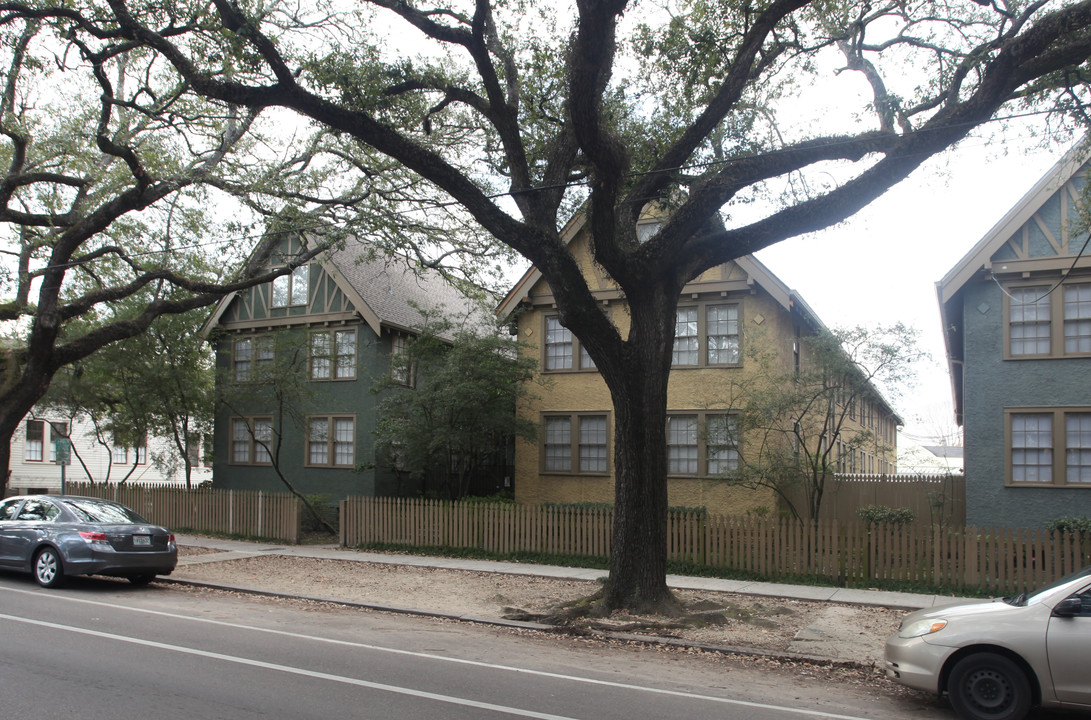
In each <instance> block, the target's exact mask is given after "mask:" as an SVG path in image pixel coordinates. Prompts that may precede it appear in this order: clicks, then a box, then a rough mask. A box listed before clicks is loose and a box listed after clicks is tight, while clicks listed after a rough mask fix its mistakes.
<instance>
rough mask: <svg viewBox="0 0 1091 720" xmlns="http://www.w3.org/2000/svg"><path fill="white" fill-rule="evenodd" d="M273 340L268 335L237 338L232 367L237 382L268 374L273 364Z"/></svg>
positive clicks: (233, 348) (232, 355)
mask: <svg viewBox="0 0 1091 720" xmlns="http://www.w3.org/2000/svg"><path fill="white" fill-rule="evenodd" d="M273 356H274V350H273V338H272V337H269V336H267V335H260V336H247V337H240V338H235V341H234V344H233V347H232V354H231V367H232V372H233V375H234V377H235V381H236V382H246V381H248V380H251V379H254V378H256V377H258V376H260V375H261V374H263V373H266V372H268V370H269V367H270V366H271V365H272V364H273Z"/></svg>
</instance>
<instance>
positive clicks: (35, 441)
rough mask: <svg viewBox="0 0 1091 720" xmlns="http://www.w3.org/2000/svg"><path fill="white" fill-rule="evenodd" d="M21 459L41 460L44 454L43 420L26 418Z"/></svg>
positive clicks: (28, 460)
mask: <svg viewBox="0 0 1091 720" xmlns="http://www.w3.org/2000/svg"><path fill="white" fill-rule="evenodd" d="M23 448H24V449H23V459H24V460H26V461H27V462H41V461H42V460H43V459H44V457H45V455H44V452H45V422H44V421H42V420H27V430H26V442H25V443H24V445H23Z"/></svg>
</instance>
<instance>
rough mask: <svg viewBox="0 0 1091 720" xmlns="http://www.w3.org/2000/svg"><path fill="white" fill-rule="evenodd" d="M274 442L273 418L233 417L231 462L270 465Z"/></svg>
mask: <svg viewBox="0 0 1091 720" xmlns="http://www.w3.org/2000/svg"><path fill="white" fill-rule="evenodd" d="M272 442H273V418H271V417H268V416H256V417H238V418H232V419H231V463H232V464H233V465H270V464H272V462H273V458H272V455H271V454H270V449H271V447H272Z"/></svg>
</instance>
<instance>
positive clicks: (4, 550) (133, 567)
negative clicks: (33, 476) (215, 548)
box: [0, 495, 178, 587]
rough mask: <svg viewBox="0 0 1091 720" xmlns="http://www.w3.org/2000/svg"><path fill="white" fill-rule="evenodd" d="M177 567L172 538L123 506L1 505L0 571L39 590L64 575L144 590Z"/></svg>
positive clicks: (91, 502)
mask: <svg viewBox="0 0 1091 720" xmlns="http://www.w3.org/2000/svg"><path fill="white" fill-rule="evenodd" d="M177 564H178V547H177V546H176V545H175V542H174V535H173V534H172V533H171V532H170V531H169V530H167V529H166V528H163V527H159V526H158V525H153V524H151V523H149V522H148V521H147V520H145V519H144V518H142V517H140V515H138V514H137V513H135V512H133V511H132V510H130V509H129V508H127V507H125V506H124V505H119V504H118V503H114V502H110V501H108V500H98V499H96V498H86V497H74V496H67V495H24V496H18V497H11V498H7V499H5V500H3V501H0V569H10V570H17V571H20V572H27V573H32V574H33V575H34V579H35V580H37V581H38V584H39V585H42V586H43V587H56V586H58V585H60V584H61V583H62V582H63V581H64V578H65V576H66V575H116V576H120V577H125V578H128V579H129V580H130V581H131V582H133V583H135V584H138V585H143V584H146V583H149V582H151V581H152V580H153V579H154V578H155V576H156V575H168V574H170V573H171V572H172V571H173V570H174V568H175V566H176V565H177Z"/></svg>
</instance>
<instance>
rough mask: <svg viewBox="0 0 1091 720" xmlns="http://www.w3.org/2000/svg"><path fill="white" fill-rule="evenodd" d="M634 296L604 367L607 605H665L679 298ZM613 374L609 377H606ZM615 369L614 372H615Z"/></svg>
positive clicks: (669, 600)
mask: <svg viewBox="0 0 1091 720" xmlns="http://www.w3.org/2000/svg"><path fill="white" fill-rule="evenodd" d="M643 304H646V305H647V307H646V308H642V307H641V305H642V303H639V301H638V302H633V301H632V299H630V307H631V308H632V326H631V329H630V334H629V339H628V341H627V342H626V347H625V355H624V361H623V364H622V367H621V371H620V372H610V371H607V372H605V373H603V377H604V379H605V380H606V382H607V384H608V385H609V386H610V392H611V396H612V399H613V405H614V471H615V478H616V479H615V489H614V493H615V498H614V529H613V544H612V548H611V556H610V579H609V581H608V583H607V587H606V593H605V597H604V601H603V602H604V605H605V606H606V608H607V609H611V610H612V609H616V608H626V609H629V610H633V611H638V612H639V611H665V610H669V609H671V608H674V607H676V605H677V603H676V601H675V599H674V597H673V595H671V593H670V591H669V590H668V589H667V543H666V540H667V446H666V425H667V384H668V381H669V379H670V365H671V357H672V350H673V347H674V323H675V314H676V307H677V298H676V297H675V298H673V299H672V298H671V297H670V296H669V295H668V296H667V297H666V298H660V299H659V300H658V301H656V300H652V301H648V302H647V303H643ZM608 376H609V377H608ZM615 376H616V377H615Z"/></svg>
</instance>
